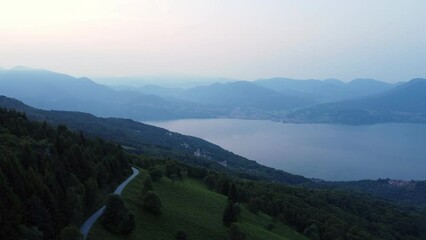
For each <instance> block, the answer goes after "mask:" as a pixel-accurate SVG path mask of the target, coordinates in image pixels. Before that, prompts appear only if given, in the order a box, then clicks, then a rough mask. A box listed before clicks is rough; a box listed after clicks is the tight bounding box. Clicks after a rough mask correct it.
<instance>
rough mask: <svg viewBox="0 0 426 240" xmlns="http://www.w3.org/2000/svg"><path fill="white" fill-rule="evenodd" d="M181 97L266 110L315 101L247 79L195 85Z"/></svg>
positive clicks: (308, 103)
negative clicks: (285, 93)
mask: <svg viewBox="0 0 426 240" xmlns="http://www.w3.org/2000/svg"><path fill="white" fill-rule="evenodd" d="M183 97H184V98H186V99H189V100H192V101H196V102H201V103H204V104H210V105H215V106H222V107H242V108H244V107H253V108H260V109H267V110H289V109H293V108H300V107H304V106H309V105H312V104H314V103H315V101H312V100H310V99H305V98H302V97H294V96H286V95H283V94H281V93H279V92H276V91H274V90H271V89H268V88H264V87H261V86H257V85H256V84H253V83H251V82H248V81H238V82H231V83H215V84H212V85H209V86H202V87H195V88H191V89H189V90H187V91H185V92H184V93H183Z"/></svg>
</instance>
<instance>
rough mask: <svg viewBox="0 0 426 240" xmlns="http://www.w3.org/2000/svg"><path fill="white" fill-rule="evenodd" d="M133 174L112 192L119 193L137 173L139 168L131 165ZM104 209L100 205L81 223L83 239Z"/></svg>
mask: <svg viewBox="0 0 426 240" xmlns="http://www.w3.org/2000/svg"><path fill="white" fill-rule="evenodd" d="M132 170H133V174H132V175H131V176H130V177H128V178H127V179H126V181H124V182H122V183H121V184H120V185H119V186H118V187H117V188H116V189H115V191H114V194H117V195H121V192H122V191H123V189H124V188H125V187H126V186H127V184H128V183H129V182H130V181H132V180H133V178H135V177H136V176H137V175H138V174H139V170H137V169H136V168H134V167H132ZM104 210H105V206H102V207H101V208H100V209H99V210H98V211H96V212H95V213H94V214H92V216H90V217H89V218H87V220H86V221H84V223H83V224H82V225H81V227H80V232H81V233H82V234H83V236H84V237H83V239H86V237H87V235H88V234H89V231H90V229H91V228H92V226H93V224H94V223H95V222H96V220H98V218H99V217H100V216H101V215H102V213H103V212H104Z"/></svg>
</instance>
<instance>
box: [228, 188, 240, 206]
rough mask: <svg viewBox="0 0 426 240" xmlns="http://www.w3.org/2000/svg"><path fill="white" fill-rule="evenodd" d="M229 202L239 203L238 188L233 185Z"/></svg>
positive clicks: (230, 189)
mask: <svg viewBox="0 0 426 240" xmlns="http://www.w3.org/2000/svg"><path fill="white" fill-rule="evenodd" d="M228 201H229V202H231V203H236V202H238V192H237V187H236V186H235V184H233V183H232V184H231V187H230V188H229V193H228Z"/></svg>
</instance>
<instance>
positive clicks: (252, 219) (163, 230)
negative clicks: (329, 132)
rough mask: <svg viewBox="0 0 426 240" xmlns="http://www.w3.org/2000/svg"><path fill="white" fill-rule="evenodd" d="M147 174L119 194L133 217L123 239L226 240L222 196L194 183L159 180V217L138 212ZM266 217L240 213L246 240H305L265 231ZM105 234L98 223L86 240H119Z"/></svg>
mask: <svg viewBox="0 0 426 240" xmlns="http://www.w3.org/2000/svg"><path fill="white" fill-rule="evenodd" d="M146 175H147V172H146V171H144V172H143V174H141V175H139V176H138V177H137V178H136V179H135V181H133V182H131V183H130V184H129V186H128V187H127V188H126V189H125V190H124V192H123V199H124V201H125V203H126V205H127V207H128V208H129V209H130V210H131V211H133V212H134V213H135V219H136V228H135V230H134V231H133V232H132V233H131V234H130V235H129V236H126V239H158V240H162V239H164V240H169V239H175V235H176V233H177V232H178V231H183V232H185V233H186V234H187V236H188V239H206V240H209V239H227V238H228V235H229V233H228V229H227V228H226V227H225V226H224V225H223V223H222V213H223V210H224V209H225V207H226V205H227V199H226V197H225V196H223V195H221V194H218V193H216V192H213V191H211V190H209V189H208V188H207V187H206V186H205V185H204V184H202V183H201V182H199V181H198V180H196V179H191V178H189V179H186V180H184V181H183V182H173V181H172V180H170V179H169V178H163V179H162V180H161V181H160V182H157V183H154V191H155V192H156V193H157V194H158V196H159V197H160V199H161V203H162V209H161V212H162V214H161V215H159V216H156V215H153V214H151V213H149V212H146V211H143V210H141V209H140V207H139V206H140V200H139V198H140V197H141V196H140V191H141V186H143V180H144V178H146ZM272 221H273V220H272V218H271V217H270V216H268V215H266V214H263V213H259V214H257V215H256V214H253V213H251V212H249V211H247V210H246V209H244V208H243V209H242V213H241V219H240V221H239V223H238V224H239V225H240V226H241V229H242V230H243V231H244V232H246V234H247V235H249V237H250V239H253V240H254V239H259V240H261V239H264V240H275V239H276V240H287V239H292V240H299V239H300V240H307V238H306V237H304V236H303V235H301V234H299V233H297V232H295V231H294V230H292V229H291V228H289V227H287V226H285V225H284V224H282V223H279V222H276V224H275V225H274V228H272V229H271V230H268V229H267V228H266V227H267V226H268V224H269V223H272ZM122 238H123V237H122V236H120V235H114V234H111V233H109V232H108V231H106V230H105V229H104V228H103V227H102V225H101V224H100V223H99V222H98V223H96V224H95V226H94V228H93V229H92V230H91V231H90V233H89V237H88V239H89V240H95V239H105V240H110V239H111V240H112V239H122Z"/></svg>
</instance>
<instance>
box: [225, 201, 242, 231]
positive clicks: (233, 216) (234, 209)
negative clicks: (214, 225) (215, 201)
mask: <svg viewBox="0 0 426 240" xmlns="http://www.w3.org/2000/svg"><path fill="white" fill-rule="evenodd" d="M239 212H240V208H239V205H238V204H232V203H229V204H228V205H227V206H226V208H225V211H224V212H223V216H222V220H223V224H225V226H227V227H229V226H231V224H232V223H233V222H236V221H237V220H238V215H239Z"/></svg>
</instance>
